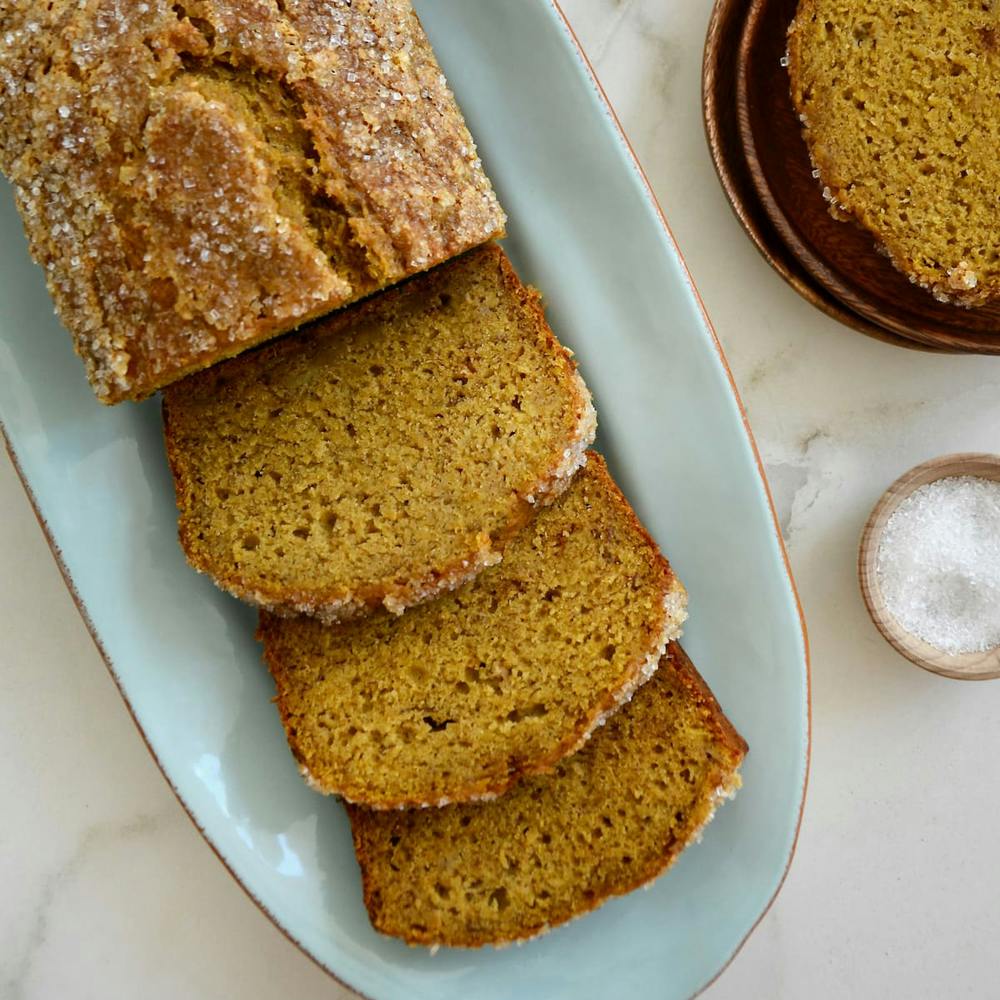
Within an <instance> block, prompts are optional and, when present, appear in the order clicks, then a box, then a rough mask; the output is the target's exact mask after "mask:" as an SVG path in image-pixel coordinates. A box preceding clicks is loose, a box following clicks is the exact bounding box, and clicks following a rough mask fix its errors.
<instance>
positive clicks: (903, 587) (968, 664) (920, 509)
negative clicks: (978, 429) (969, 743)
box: [859, 454, 1000, 679]
mask: <svg viewBox="0 0 1000 1000" xmlns="http://www.w3.org/2000/svg"><path fill="white" fill-rule="evenodd" d="M859 576H860V581H861V590H862V594H863V596H864V599H865V603H866V605H867V607H868V611H869V613H870V614H871V616H872V620H873V621H874V622H875V625H876V626H877V627H878V629H879V630H880V631H881V633H882V634H883V636H885V638H886V639H887V640H888V641H889V642H890V643H892V645H893V646H894V647H895V648H896V649H897V650H898V651H899V652H900V653H902V654H903V655H904V656H905V657H907V658H908V659H909V660H911V661H912V662H913V663H916V664H917V665H918V666H921V667H923V668H925V669H927V670H931V671H933V672H934V673H938V674H942V675H944V676H946V677H955V678H962V679H986V678H992V677H998V676H1000V457H997V456H993V455H981V454H962V455H947V456H944V457H943V458H939V459H934V460H933V461H931V462H926V463H924V464H923V465H919V466H917V467H916V468H915V469H911V470H910V471H909V472H908V473H906V474H905V475H904V476H902V477H901V478H900V479H898V480H897V481H896V482H895V483H893V484H892V486H890V487H889V489H888V490H887V491H886V492H885V494H884V495H883V496H882V498H881V499H880V500H879V502H878V504H876V506H875V509H874V510H873V511H872V514H871V516H870V517H869V519H868V523H867V525H866V526H865V531H864V534H863V536H862V542H861V553H860V559H859Z"/></svg>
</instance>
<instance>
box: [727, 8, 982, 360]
mask: <svg viewBox="0 0 1000 1000" xmlns="http://www.w3.org/2000/svg"><path fill="white" fill-rule="evenodd" d="M726 2H727V0H720V3H726ZM728 3H729V4H730V5H732V6H735V7H739V8H742V9H743V11H744V12H745V14H744V19H743V31H742V35H741V39H740V44H739V51H738V56H737V64H738V66H737V74H736V101H737V108H738V115H737V119H738V122H739V126H740V137H741V140H742V142H743V146H744V153H745V155H746V159H747V163H748V167H749V170H750V176H751V180H752V182H753V185H754V188H755V190H756V193H757V195H758V198H759V199H760V202H761V204H762V206H763V208H764V211H765V213H766V215H767V217H768V219H769V221H770V222H771V224H772V225H773V226H774V228H775V229H776V230H777V231H778V233H779V234H780V236H781V238H782V239H783V240H784V242H785V243H786V244H787V245H788V247H789V249H790V250H791V251H792V253H793V254H794V256H795V257H796V258H797V259H798V261H799V263H800V264H801V266H802V267H803V268H804V269H805V271H806V272H807V273H808V274H809V275H810V276H811V277H812V279H813V280H814V281H815V282H816V283H817V284H818V285H820V286H821V287H822V288H823V289H824V290H825V291H826V292H827V293H828V294H829V295H830V296H832V297H833V298H835V299H837V300H838V301H839V302H840V303H841V304H842V305H844V306H845V307H847V308H848V309H850V310H851V311H853V312H855V313H857V314H858V315H860V316H862V317H864V318H865V319H866V320H868V321H869V322H870V323H873V324H875V325H877V326H880V327H883V328H884V329H886V330H889V331H891V332H893V333H895V334H896V335H898V336H901V337H908V338H910V339H914V340H919V341H920V342H922V343H924V344H927V345H928V346H934V347H945V348H949V349H951V350H957V351H963V352H975V353H981V354H998V353H1000V304H994V305H989V306H983V307H980V308H976V309H966V308H963V307H961V306H955V305H949V304H946V303H941V302H938V301H937V300H936V299H934V297H933V296H932V295H931V294H930V293H929V292H928V291H926V290H925V289H923V288H920V287H919V286H917V285H914V284H912V283H911V282H910V281H909V279H908V278H907V277H905V276H904V275H903V274H901V273H900V272H899V271H897V270H896V268H895V267H893V265H892V264H891V263H890V262H889V260H888V258H887V257H885V256H884V255H883V254H881V253H880V252H879V251H878V249H877V248H876V245H875V241H874V238H873V237H872V235H871V234H870V233H869V232H868V231H867V230H864V229H862V228H861V227H860V226H858V225H855V224H854V223H851V222H848V223H844V222H839V221H838V220H836V219H834V218H833V217H832V216H831V215H830V213H829V210H828V205H827V202H826V201H825V200H824V198H823V196H822V193H821V188H820V184H819V181H818V180H817V179H816V178H815V177H814V176H813V168H812V163H811V161H810V159H809V153H808V151H807V149H806V144H805V141H804V139H803V138H802V128H801V124H800V122H799V118H798V115H797V113H796V112H795V109H794V108H793V106H792V101H791V96H790V93H789V80H788V73H787V70H786V69H785V67H784V66H782V64H781V59H782V56H784V54H785V48H786V33H787V30H788V25H789V23H790V22H791V20H792V17H793V16H794V14H795V9H796V6H797V0H749V2H747V0H728Z"/></svg>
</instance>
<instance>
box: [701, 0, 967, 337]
mask: <svg viewBox="0 0 1000 1000" xmlns="http://www.w3.org/2000/svg"><path fill="white" fill-rule="evenodd" d="M749 6H750V0H736V2H732V0H716V4H715V8H714V10H713V12H712V18H711V21H710V23H709V28H708V35H707V38H706V41H705V55H704V62H703V64H702V108H703V113H704V120H705V132H706V135H707V138H708V147H709V151H710V153H711V155H712V162H713V163H714V164H715V170H716V173H717V174H718V175H719V180H720V181H721V183H722V188H723V190H724V191H725V193H726V197H727V198H728V199H729V204H730V205H731V206H732V209H733V211H734V212H735V213H736V218H737V219H738V220H739V222H740V224H741V225H742V226H743V228H744V229H745V230H746V233H747V235H748V236H749V237H750V239H751V240H752V241H753V243H754V245H755V246H756V247H757V249H758V250H759V251H760V253H761V255H762V256H763V257H764V259H765V260H766V261H767V262H768V263H769V264H770V265H771V267H773V268H774V270H775V271H777V273H778V274H779V275H780V276H781V277H782V278H783V279H784V280H785V281H786V282H788V284H789V285H791V286H792V288H794V289H795V291H796V292H798V293H799V295H801V296H802V297H803V298H804V299H806V301H808V302H811V303H812V304H813V305H814V306H816V308H817V309H820V310H822V311H823V312H825V313H826V314H827V315H828V316H830V317H831V318H833V319H835V320H837V321H838V322H840V323H843V324H844V325H845V326H848V327H851V328H852V329H854V330H857V331H858V332H859V333H863V334H865V335H867V336H869V337H874V338H875V339H876V340H881V341H884V342H886V343H889V344H893V345H895V346H897V347H908V348H911V349H913V350H918V351H919V350H922V351H930V352H934V353H945V351H943V350H941V349H939V348H934V347H927V346H925V345H922V344H919V343H917V342H915V341H911V340H909V339H908V338H905V337H900V336H898V335H897V334H894V333H892V332H890V331H888V330H885V329H883V328H882V327H881V326H878V325H876V324H874V323H871V322H869V321H868V320H866V319H865V318H864V317H862V316H860V315H858V314H857V313H855V312H852V311H851V310H850V309H848V308H847V307H846V306H844V305H843V304H842V303H841V302H840V301H839V300H838V299H836V298H834V297H833V296H831V295H830V294H829V293H827V292H826V291H825V290H824V289H823V288H822V287H821V286H820V285H818V284H817V283H816V281H815V280H814V279H813V278H812V276H811V275H810V274H809V273H808V271H806V269H805V268H804V267H803V266H802V264H801V262H800V261H799V260H797V258H796V257H795V255H794V254H793V253H792V251H791V250H790V249H789V247H788V246H787V244H786V243H785V242H784V241H783V240H782V238H781V236H780V235H779V234H778V232H777V230H776V229H775V228H774V226H773V225H772V224H771V221H770V219H769V218H768V215H767V212H765V210H764V206H763V205H762V204H761V200H760V198H759V196H758V194H757V191H756V188H755V185H754V181H753V177H752V176H751V173H750V168H749V165H748V163H747V160H746V157H745V155H744V152H743V143H742V140H741V137H740V122H739V115H738V108H737V102H736V89H737V88H736V77H737V70H738V68H739V67H738V59H737V56H738V54H739V49H740V39H741V37H742V34H743V29H744V25H745V21H746V14H747V9H748V8H749ZM947 353H952V352H947Z"/></svg>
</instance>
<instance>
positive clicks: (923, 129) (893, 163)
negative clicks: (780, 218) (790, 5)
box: [788, 0, 1000, 306]
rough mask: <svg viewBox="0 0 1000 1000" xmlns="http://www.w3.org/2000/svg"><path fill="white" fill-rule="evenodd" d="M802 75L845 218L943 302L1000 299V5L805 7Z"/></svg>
mask: <svg viewBox="0 0 1000 1000" xmlns="http://www.w3.org/2000/svg"><path fill="white" fill-rule="evenodd" d="M788 68H789V73H790V77H791V88H792V100H793V102H794V105H795V107H796V109H797V111H798V112H799V115H800V116H801V117H802V120H803V127H804V133H805V138H806V143H807V145H808V147H809V152H810V155H811V156H812V160H813V164H814V166H815V168H816V172H817V176H818V178H819V183H820V184H821V185H822V186H823V193H824V196H825V197H826V199H827V201H829V202H830V209H831V212H832V214H833V215H834V216H835V217H836V218H838V219H844V220H846V219H853V220H855V221H856V222H858V223H859V224H860V225H862V226H864V227H865V228H867V229H868V230H870V231H871V232H872V233H873V234H874V236H875V237H876V239H877V241H878V242H879V244H880V245H881V246H882V247H883V248H884V249H885V251H886V252H887V253H888V255H889V257H890V259H891V260H892V261H893V263H894V264H895V265H896V267H897V268H898V269H899V270H900V271H902V272H903V273H904V274H906V275H908V276H909V278H910V280H911V281H913V282H916V283H919V284H920V285H922V286H923V287H925V288H927V289H928V290H929V291H931V292H932V293H933V294H934V296H935V297H936V298H938V299H939V300H941V301H946V302H947V301H953V302H956V303H958V304H961V305H967V306H974V305H981V304H983V303H984V302H986V301H989V300H993V299H996V298H997V297H998V296H1000V237H998V230H997V226H996V214H997V194H998V189H1000V182H998V177H997V176H994V166H995V163H996V150H997V148H998V145H1000V115H998V114H997V113H996V106H997V92H998V90H1000V5H997V4H995V3H993V2H990V0H985V2H982V3H964V2H963V3H958V2H953V0H952V2H933V0H922V2H913V0H801V2H800V3H799V6H798V10H797V13H796V16H795V19H794V21H793V22H792V24H791V26H790V28H789V38H788Z"/></svg>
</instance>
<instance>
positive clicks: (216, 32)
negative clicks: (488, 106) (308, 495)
mask: <svg viewBox="0 0 1000 1000" xmlns="http://www.w3.org/2000/svg"><path fill="white" fill-rule="evenodd" d="M0 169H2V170H3V172H4V173H5V174H6V175H7V176H8V177H9V178H10V180H11V181H12V182H13V184H14V189H15V195H16V198H17V203H18V207H19V210H20V213H21V216H22V219H23V221H24V225H25V230H26V232H27V235H28V239H29V243H30V248H31V252H32V255H33V256H34V258H35V259H36V260H37V261H38V262H39V263H40V264H41V265H42V266H43V267H44V268H45V271H46V275H47V280H48V284H49V288H50V291H51V292H52V295H53V297H54V299H55V303H56V307H57V311H58V312H59V314H60V316H61V318H62V320H63V322H64V323H65V324H66V326H67V327H68V328H69V330H70V332H71V333H72V335H73V338H74V342H75V346H76V350H77V352H78V353H79V354H80V355H81V357H82V358H83V360H84V362H85V364H86V367H87V373H88V376H89V378H90V380H91V383H92V385H93V387H94V390H95V391H96V393H97V395H98V397H99V398H100V399H101V400H102V401H103V402H106V403H114V402H118V401H120V400H123V399H139V398H142V397H143V396H146V395H148V394H149V393H151V392H152V391H153V390H155V389H157V388H159V387H162V386H163V385H166V384H168V383H170V382H172V381H173V380H175V379H177V378H179V377H181V376H182V375H184V374H186V373H188V372H191V371H195V370H197V369H199V368H203V367H205V366H207V365H209V364H212V363H213V362H215V361H217V360H219V359H220V358H224V357H228V356H231V355H233V354H237V353H239V352H240V351H242V350H244V349H245V348H247V347H248V346H250V345H252V344H254V343H257V342H259V341H261V340H264V339H267V338H269V337H272V336H274V335H276V334H278V333H282V332H285V331H288V330H291V329H293V328H295V327H297V326H299V325H300V324H302V323H304V322H305V321H307V320H309V319H311V318H314V317H316V316H319V315H322V314H324V313H327V312H329V311H330V310H332V309H334V308H336V307H338V306H341V305H343V304H344V303H347V302H350V301H352V300H354V299H357V298H360V297H362V296H365V295H368V294H370V293H371V292H373V291H376V290H378V289H380V288H383V287H385V286H387V285H390V284H392V283H394V282H397V281H399V280H400V279H402V278H404V277H406V276H408V275H411V274H414V273H416V272H419V271H422V270H425V269H426V268H428V267H431V266H433V265H435V264H437V263H440V262H442V261H444V260H447V259H448V258H450V257H453V256H455V255H456V254H458V253H460V252H462V251H464V250H467V249H469V248H470V247H473V246H475V245H477V244H479V243H482V242H484V241H486V240H488V239H491V238H493V237H495V236H497V235H500V234H501V233H502V231H503V227H504V221H505V220H504V216H503V213H502V211H501V210H500V207H499V205H498V204H497V201H496V197H495V195H494V193H493V190H492V187H491V186H490V183H489V181H488V179H487V178H486V175H485V173H484V172H483V169H482V165H481V163H480V160H479V158H478V154H477V152H476V149H475V145H474V144H473V141H472V139H471V137H470V135H469V132H468V130H467V128H466V127H465V123H464V121H463V119H462V116H461V113H460V111H459V109H458V107H457V105H456V104H455V101H454V98H453V96H452V94H451V92H450V91H449V89H448V86H447V84H446V82H445V79H444V77H443V76H442V74H441V71H440V69H439V67H438V65H437V62H436V61H435V59H434V55H433V53H432V52H431V49H430V46H429V44H428V41H427V38H426V36H425V35H424V33H423V30H422V28H421V27H420V24H419V22H418V20H417V17H416V15H415V13H414V12H413V10H412V9H411V7H410V4H409V2H408V0H353V2H348V0H282V2H280V3H278V2H276V0H183V2H175V3H170V2H167V0H145V2H143V3H139V2H123V0H52V2H47V0H19V2H16V3H9V2H7V3H3V4H0Z"/></svg>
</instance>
